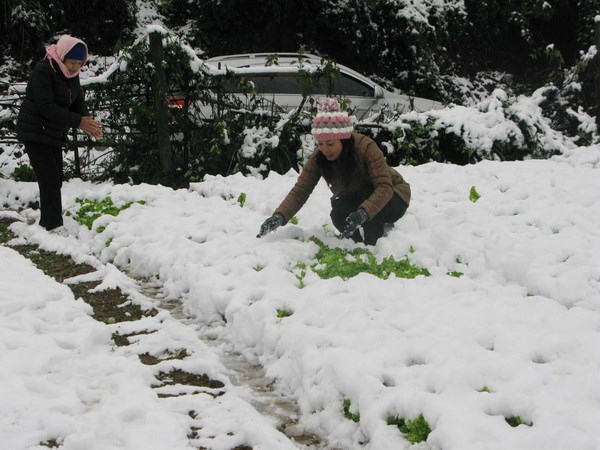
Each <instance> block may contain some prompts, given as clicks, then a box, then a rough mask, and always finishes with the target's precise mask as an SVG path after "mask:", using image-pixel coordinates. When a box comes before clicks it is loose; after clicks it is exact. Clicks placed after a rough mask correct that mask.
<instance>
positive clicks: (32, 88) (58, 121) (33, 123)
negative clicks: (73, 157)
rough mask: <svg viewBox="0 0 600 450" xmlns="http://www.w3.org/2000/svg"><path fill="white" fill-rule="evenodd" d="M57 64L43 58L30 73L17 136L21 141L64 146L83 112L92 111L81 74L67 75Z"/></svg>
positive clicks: (18, 120)
mask: <svg viewBox="0 0 600 450" xmlns="http://www.w3.org/2000/svg"><path fill="white" fill-rule="evenodd" d="M54 64H55V63H54V62H51V61H50V60H49V59H47V58H44V59H42V60H41V61H40V62H38V63H37V64H36V65H35V67H34V68H33V71H32V72H31V75H30V76H29V82H28V83H27V90H26V92H25V99H24V100H23V103H22V104H21V109H20V111H19V117H18V119H17V138H18V139H19V140H20V141H22V142H37V143H41V144H46V145H49V146H51V147H63V146H65V145H66V143H67V137H68V131H69V128H77V127H78V126H79V123H80V122H81V118H82V116H86V115H89V113H88V111H87V108H86V106H85V102H84V98H83V91H82V90H81V85H80V84H79V76H76V77H74V78H66V77H65V76H64V75H63V74H62V72H61V71H60V69H59V68H57V67H53V65H54Z"/></svg>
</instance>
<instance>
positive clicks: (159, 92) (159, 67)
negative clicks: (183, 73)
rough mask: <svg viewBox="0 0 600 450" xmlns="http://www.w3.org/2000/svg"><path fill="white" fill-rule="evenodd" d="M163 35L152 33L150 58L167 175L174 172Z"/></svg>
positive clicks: (161, 153) (159, 142)
mask: <svg viewBox="0 0 600 450" xmlns="http://www.w3.org/2000/svg"><path fill="white" fill-rule="evenodd" d="M163 54H164V53H163V47H162V35H161V34H160V33H158V32H156V31H155V32H152V33H150V60H151V61H152V63H153V64H154V76H153V77H152V96H153V98H154V109H155V113H156V115H155V117H156V137H157V145H158V154H159V158H160V165H161V168H162V171H163V173H164V174H165V175H168V176H170V175H172V173H173V155H172V153H171V141H170V140H169V108H168V106H167V81H166V77H165V68H164V67H163Z"/></svg>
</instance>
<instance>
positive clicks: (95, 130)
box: [79, 116, 102, 139]
mask: <svg viewBox="0 0 600 450" xmlns="http://www.w3.org/2000/svg"><path fill="white" fill-rule="evenodd" d="M79 129H80V130H81V131H84V132H85V133H87V134H89V135H90V136H92V137H93V138H96V139H100V138H101V137H102V124H101V123H100V122H98V121H96V120H94V118H93V117H92V116H83V117H82V118H81V122H80V123H79Z"/></svg>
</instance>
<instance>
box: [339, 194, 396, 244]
mask: <svg viewBox="0 0 600 450" xmlns="http://www.w3.org/2000/svg"><path fill="white" fill-rule="evenodd" d="M372 193H373V187H372V186H367V187H365V188H363V189H361V190H360V191H355V192H350V193H347V194H342V195H340V196H338V197H336V198H334V199H333V200H331V220H332V221H333V225H335V227H336V228H337V229H338V230H339V231H343V230H344V228H346V218H347V217H348V215H349V214H350V213H352V212H354V211H356V210H357V209H358V207H359V206H360V205H361V203H362V202H364V201H365V200H366V199H367V198H369V197H370V196H371V194H372ZM407 209H408V205H407V204H406V203H404V201H403V200H402V199H401V198H400V197H399V196H398V194H396V193H395V192H394V195H393V196H392V198H391V199H390V201H389V202H388V203H387V204H386V205H385V206H384V207H383V209H382V210H381V211H379V213H377V214H376V215H375V216H374V217H373V218H371V220H368V221H366V222H365V223H364V224H363V225H362V228H363V232H364V236H365V237H364V243H365V244H367V245H375V243H376V242H377V239H379V238H380V237H381V236H383V232H384V225H385V224H393V223H394V222H396V221H397V220H398V219H400V217H402V216H403V215H404V213H405V212H406V210H407ZM352 239H353V240H354V241H355V242H362V241H363V237H362V236H361V234H360V232H359V230H356V232H355V233H354V235H353V236H352Z"/></svg>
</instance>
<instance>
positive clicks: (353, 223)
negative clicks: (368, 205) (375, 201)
mask: <svg viewBox="0 0 600 450" xmlns="http://www.w3.org/2000/svg"><path fill="white" fill-rule="evenodd" d="M367 220H369V215H368V214H367V213H366V212H365V210H364V209H362V208H358V209H357V210H356V211H354V212H353V213H350V215H349V216H348V217H346V228H344V231H343V232H342V236H343V237H345V238H349V237H351V236H352V235H353V234H354V232H355V231H356V230H357V229H358V227H360V226H361V225H362V224H363V223H365V222H366V221H367Z"/></svg>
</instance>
